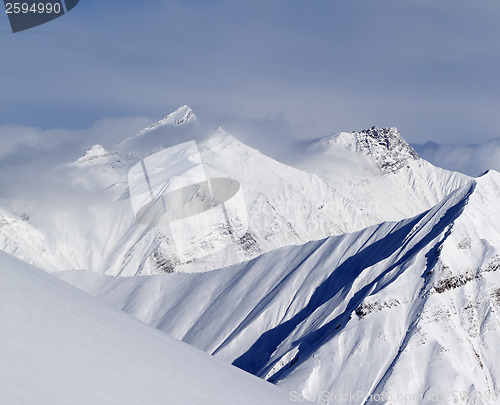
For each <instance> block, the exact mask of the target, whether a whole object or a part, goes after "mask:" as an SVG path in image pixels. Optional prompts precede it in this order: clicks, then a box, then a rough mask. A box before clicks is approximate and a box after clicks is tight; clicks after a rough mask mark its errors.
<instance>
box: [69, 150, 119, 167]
mask: <svg viewBox="0 0 500 405" xmlns="http://www.w3.org/2000/svg"><path fill="white" fill-rule="evenodd" d="M119 162H120V159H119V156H118V152H109V151H107V150H106V149H105V148H104V146H102V145H94V146H92V147H91V148H90V149H88V150H87V151H86V152H85V154H84V155H83V156H82V157H81V158H80V159H78V160H77V161H76V162H75V163H74V164H75V165H77V166H89V165H92V166H93V167H96V166H103V165H104V166H112V167H114V166H116V165H117V164H118V163H119Z"/></svg>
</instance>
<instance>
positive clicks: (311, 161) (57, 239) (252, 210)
mask: <svg viewBox="0 0 500 405" xmlns="http://www.w3.org/2000/svg"><path fill="white" fill-rule="evenodd" d="M193 139H194V140H195V141H196V142H197V146H198V148H199V151H200V156H201V159H202V163H203V166H204V170H205V172H206V175H207V176H208V177H211V178H229V179H233V180H236V181H238V182H239V184H240V185H241V191H242V195H243V198H244V199H243V201H242V202H241V203H240V205H239V206H238V207H237V208H238V211H239V212H245V213H246V215H247V217H248V232H246V233H244V234H242V235H240V236H238V238H234V243H233V244H231V245H230V246H229V247H228V248H226V249H224V250H221V251H219V252H217V253H215V254H213V252H212V250H211V249H209V248H207V251H206V252H205V253H206V254H204V253H203V252H202V251H200V247H199V245H194V244H193V247H192V249H191V252H189V249H188V252H187V255H186V257H187V259H186V260H183V261H179V259H178V257H177V256H176V254H175V249H174V248H173V246H174V241H173V238H172V235H171V233H170V230H169V229H168V227H165V226H164V225H156V226H154V225H152V224H149V225H145V224H141V223H139V222H137V221H136V218H135V216H134V212H133V210H132V205H131V201H130V193H129V189H128V181H127V174H128V171H129V170H130V168H131V167H132V166H133V165H134V164H137V163H138V162H140V160H141V159H142V158H144V157H145V156H147V155H149V154H151V153H153V152H156V151H159V150H162V149H164V148H168V147H172V146H175V145H178V144H179V143H183V142H186V141H189V140H193ZM114 149H116V150H117V151H107V150H106V149H104V148H103V147H102V146H99V145H96V146H94V147H93V148H91V149H90V150H89V151H87V152H86V153H85V154H84V156H83V157H82V158H80V159H78V160H77V161H76V162H74V163H70V164H67V165H65V166H63V167H59V168H58V169H57V170H56V171H55V175H57V176H59V177H61V178H62V180H61V181H62V183H63V184H64V186H61V190H57V192H56V193H55V194H56V195H57V198H52V199H49V201H48V202H46V203H45V204H43V202H41V201H36V204H33V202H26V201H2V203H1V204H0V220H1V226H0V248H1V249H3V250H5V251H7V252H9V253H12V254H14V255H16V256H17V257H19V258H21V259H23V260H25V261H27V262H29V263H33V264H35V265H37V266H39V267H41V268H43V269H44V270H47V271H60V270H66V269H91V270H92V271H96V272H99V273H106V274H112V275H118V274H119V275H123V276H131V275H135V274H154V273H160V272H171V271H184V272H200V271H206V270H212V269H216V268H219V267H223V266H227V265H230V264H234V263H239V262H242V261H246V260H249V259H251V258H254V257H256V256H258V255H260V254H262V253H264V252H268V251H272V250H274V249H278V248H280V247H283V246H290V245H298V244H303V243H306V242H308V241H311V240H319V239H322V238H325V237H327V236H330V235H339V234H343V233H346V232H353V231H356V230H360V229H363V228H365V227H367V226H371V225H373V224H377V223H380V222H383V221H388V220H401V219H403V218H407V217H411V216H414V215H417V214H418V213H420V212H423V211H425V210H427V209H429V208H431V207H432V206H434V205H435V204H437V203H438V202H439V201H440V200H441V199H442V198H444V197H445V196H446V195H448V194H449V193H450V192H451V191H453V190H454V189H455V188H457V187H459V186H462V185H464V184H465V183H466V182H467V181H469V180H470V178H468V177H467V176H464V175H461V174H459V173H453V172H448V171H445V170H442V169H439V168H436V167H434V166H432V165H430V164H429V163H427V162H425V161H423V160H421V159H419V158H418V156H417V155H416V154H415V152H414V151H413V150H412V149H411V147H409V146H408V144H407V143H406V142H405V141H404V140H403V138H402V137H401V136H400V135H399V133H398V132H397V130H395V129H388V130H386V129H382V130H379V129H376V128H372V129H370V130H367V131H361V132H359V133H350V134H347V133H342V134H338V135H336V136H333V137H328V138H324V139H321V140H319V141H316V142H313V143H312V144H310V145H309V147H308V148H305V149H303V150H302V152H303V153H302V156H303V158H302V161H301V162H297V165H299V167H301V168H306V169H307V170H310V171H311V172H308V171H304V170H299V169H297V168H294V167H291V166H287V165H285V164H282V163H279V162H277V161H275V160H273V159H271V158H269V157H267V156H265V155H263V154H262V153H260V152H259V151H258V150H255V149H252V148H250V147H248V146H246V145H244V144H242V143H241V142H240V141H238V140H237V139H236V138H234V137H233V136H231V135H230V134H228V133H226V132H224V131H223V130H222V129H219V130H217V131H215V132H213V131H209V132H207V131H206V130H205V129H204V128H202V127H201V126H200V125H198V121H197V120H196V117H195V115H194V113H193V112H192V111H191V109H189V107H187V106H183V107H181V108H180V109H179V110H177V111H176V112H174V113H172V114H170V115H168V116H167V117H165V118H164V119H163V120H161V121H159V122H158V123H156V124H153V125H152V126H150V127H148V128H146V129H145V130H143V131H141V132H140V133H139V134H137V135H136V136H134V137H132V138H128V139H126V140H124V141H123V142H121V143H120V144H118V145H116V147H115V148H114ZM339 156H340V157H341V158H339ZM346 162H347V163H346ZM360 168H361V169H360ZM313 173H315V174H313ZM61 196H65V198H62V197H61ZM222 226H224V224H222ZM201 250H203V248H201ZM209 253H210V254H209Z"/></svg>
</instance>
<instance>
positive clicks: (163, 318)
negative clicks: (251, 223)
mask: <svg viewBox="0 0 500 405" xmlns="http://www.w3.org/2000/svg"><path fill="white" fill-rule="evenodd" d="M499 191H500V174H499V173H497V172H489V173H487V174H486V175H484V176H482V177H480V178H478V179H477V180H474V181H471V182H470V183H469V184H467V185H466V186H463V187H462V188H460V189H458V190H456V191H455V192H453V193H452V194H451V195H450V196H448V197H447V198H445V199H444V200H443V201H442V202H441V203H439V204H438V205H436V206H435V207H434V208H432V209H431V210H429V211H427V212H425V213H423V214H421V215H418V216H416V217H414V218H411V219H407V220H403V221H401V222H396V223H395V222H386V223H382V224H380V225H376V226H372V227H368V228H366V229H364V230H362V231H360V232H356V233H351V234H345V235H342V236H337V237H330V238H327V239H324V240H321V241H316V242H310V243H307V244H305V245H303V246H298V247H288V248H283V249H279V250H277V251H274V252H271V253H267V254H265V255H262V256H260V257H258V258H256V259H254V260H252V261H249V262H247V263H243V264H240V265H236V266H232V267H228V268H224V269H220V270H216V271H212V272H208V273H203V274H163V275H156V276H150V277H138V278H137V277H134V278H117V277H106V276H103V275H99V274H96V273H88V272H65V273H62V274H60V276H61V277H62V278H63V279H65V280H67V281H70V282H71V283H73V284H75V285H77V286H78V287H80V288H82V289H84V290H86V291H88V292H90V293H92V294H94V295H96V296H98V297H101V298H102V299H104V300H106V301H108V302H110V303H112V304H114V305H115V306H117V307H118V308H121V309H122V310H124V311H126V312H128V313H129V314H131V315H133V316H135V317H137V318H139V319H141V320H143V321H145V322H147V323H149V324H151V325H153V326H155V327H156V328H158V329H160V330H163V331H165V332H167V333H168V334H170V335H172V336H175V337H177V338H179V339H182V340H183V341H185V342H187V343H189V344H192V345H194V346H196V347H199V348H200V349H202V350H204V351H206V352H208V353H213V354H215V355H216V356H217V357H219V358H221V359H224V360H225V361H227V362H231V363H233V364H234V365H237V366H238V367H241V368H243V369H244V370H247V371H249V372H251V373H253V374H255V375H257V376H260V377H262V378H265V379H267V380H269V381H271V382H274V383H275V384H277V385H278V386H281V387H283V388H285V389H287V390H290V391H291V392H296V393H297V397H296V398H298V399H301V398H307V399H311V400H317V401H318V402H319V403H332V404H333V403H338V402H340V403H352V404H363V403H395V404H396V403H408V404H409V403H412V404H431V403H448V402H450V403H464V404H465V403H474V404H481V403H482V404H487V403H498V398H499V396H498V395H499V389H500V387H499V385H498V384H499V378H500V363H499V362H498V357H497V356H498V355H497V353H498V350H500V347H499V345H500V343H499V342H500V328H499V326H500V319H499V312H498V311H499V310H500V272H499V271H498V270H500V254H499V252H500V231H499V227H498V226H497V224H499V223H500V221H499V219H500V218H499V212H498V196H499ZM299 395H302V397H300V396H299ZM339 398H340V399H342V400H340V401H339Z"/></svg>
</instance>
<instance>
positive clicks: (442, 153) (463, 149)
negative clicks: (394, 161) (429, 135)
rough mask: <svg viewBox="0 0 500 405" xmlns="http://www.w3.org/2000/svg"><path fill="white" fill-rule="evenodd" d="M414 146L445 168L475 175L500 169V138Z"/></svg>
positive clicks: (424, 155) (426, 158)
mask: <svg viewBox="0 0 500 405" xmlns="http://www.w3.org/2000/svg"><path fill="white" fill-rule="evenodd" d="M412 146H413V147H414V148H415V149H416V151H417V152H418V154H419V155H420V156H421V157H422V158H424V159H425V160H427V161H429V162H430V163H432V164H433V165H435V166H439V167H442V168H444V169H448V170H454V171H458V172H461V173H465V174H468V175H470V176H474V177H476V176H479V175H480V174H481V173H483V172H485V171H486V170H490V169H493V170H497V171H500V138H496V139H492V140H490V141H487V142H485V143H481V144H469V145H453V144H448V145H440V144H437V143H432V142H430V143H427V144H423V145H412Z"/></svg>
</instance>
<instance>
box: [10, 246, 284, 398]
mask: <svg viewBox="0 0 500 405" xmlns="http://www.w3.org/2000/svg"><path fill="white" fill-rule="evenodd" d="M0 284H1V285H2V294H0V325H1V328H0V342H1V343H0V365H1V367H0V381H1V384H0V402H1V403H2V404H9V405H35V404H39V405H59V404H60V405H67V404H75V405H78V404H81V405H84V404H85V405H88V404H92V405H113V404H116V405H129V404H130V405H132V404H133V405H143V404H172V405H179V404H186V405H195V404H199V405H209V404H213V405H221V404H227V405H234V404H242V405H243V404H248V405H250V404H286V403H291V402H290V397H289V393H288V392H286V391H284V390H282V389H280V388H277V387H275V386H273V385H272V384H269V383H266V382H265V381H262V380H260V379H258V378H256V377H254V376H252V375H249V374H247V373H245V372H243V371H241V370H239V369H237V368H236V367H232V366H230V365H227V364H224V363H222V362H221V361H220V360H218V359H215V358H213V357H211V356H209V355H207V354H205V353H203V352H201V351H199V350H198V349H195V348H193V347H191V346H188V345H186V344H185V343H182V342H179V341H177V340H176V339H174V338H172V337H170V336H168V335H166V334H165V333H162V332H159V331H157V330H155V329H154V328H151V327H149V326H147V325H145V324H144V323H142V322H139V321H138V320H136V319H133V318H132V317H130V316H129V315H126V314H125V313H123V312H121V311H118V310H116V309H114V308H112V307H110V306H108V305H105V304H103V303H101V302H99V301H97V300H96V299H95V298H93V297H91V296H89V295H87V294H85V293H83V292H82V291H80V290H78V289H76V288H74V287H72V286H70V285H69V284H67V283H64V282H62V281H61V280H58V279H57V278H56V277H54V276H52V275H49V274H47V273H45V272H43V271H42V270H39V269H37V268H35V267H32V266H30V265H28V264H26V263H23V262H22V261H20V260H19V259H16V258H14V257H12V256H10V255H8V254H6V253H4V252H0Z"/></svg>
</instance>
